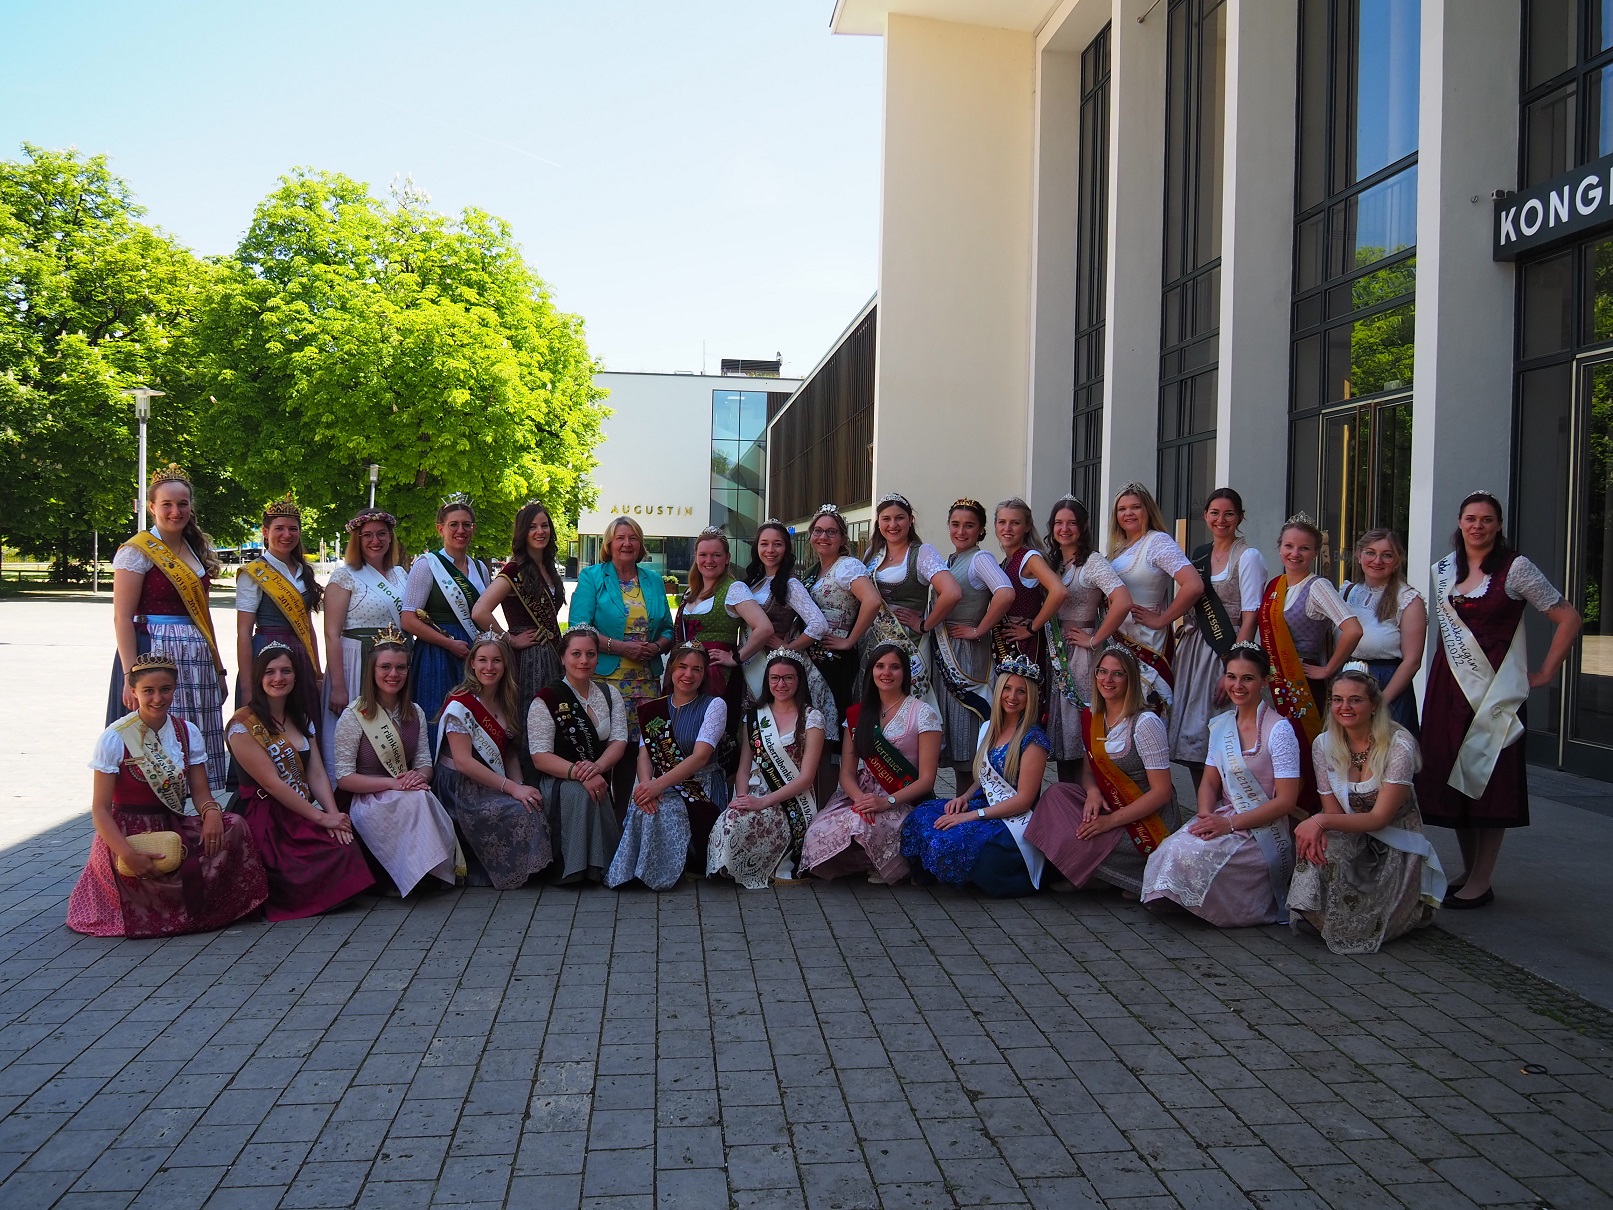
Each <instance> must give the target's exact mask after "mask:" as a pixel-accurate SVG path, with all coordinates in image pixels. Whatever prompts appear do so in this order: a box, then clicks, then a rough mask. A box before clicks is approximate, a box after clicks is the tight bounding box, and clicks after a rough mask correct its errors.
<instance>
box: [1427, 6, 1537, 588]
mask: <svg viewBox="0 0 1613 1210" xmlns="http://www.w3.org/2000/svg"><path fill="white" fill-rule="evenodd" d="M1518 12H1519V10H1518V5H1517V3H1516V0H1422V65H1421V74H1422V96H1421V98H1420V102H1419V122H1418V125H1419V128H1418V157H1417V159H1418V165H1419V167H1418V172H1417V331H1416V340H1417V368H1416V371H1415V374H1414V377H1413V391H1414V395H1413V401H1412V437H1411V464H1412V473H1411V474H1412V477H1411V523H1410V530H1411V532H1410V533H1409V534H1408V535H1407V537H1408V548H1409V556H1410V567H1409V568H1408V569H1407V570H1408V573H1409V578H1410V580H1411V582H1412V584H1413V585H1415V586H1416V587H1417V588H1420V589H1425V590H1426V589H1427V586H1428V567H1429V564H1431V563H1432V562H1433V561H1434V560H1435V559H1437V558H1439V557H1441V556H1442V555H1443V554H1444V552H1445V551H1446V550H1447V549H1448V543H1449V538H1450V533H1451V531H1452V530H1453V529H1454V528H1455V527H1456V506H1457V504H1458V503H1460V502H1461V499H1462V497H1463V496H1465V495H1466V494H1467V493H1468V492H1470V491H1472V490H1474V489H1475V488H1481V487H1482V488H1486V489H1488V490H1490V491H1493V492H1498V493H1500V494H1501V495H1502V496H1503V497H1504V496H1505V495H1506V494H1507V491H1508V483H1509V482H1510V478H1511V469H1512V442H1511V433H1512V349H1513V340H1512V324H1513V270H1512V267H1511V266H1510V265H1507V264H1500V263H1497V262H1495V261H1492V260H1491V259H1490V244H1491V233H1490V223H1491V213H1492V212H1491V203H1490V193H1491V191H1492V190H1494V189H1499V188H1508V189H1510V188H1513V187H1514V186H1515V185H1516V184H1517V174H1518V58H1517V56H1516V55H1515V54H1511V55H1497V54H1496V48H1497V47H1516V46H1517V40H1518V21H1519V16H1518Z"/></svg>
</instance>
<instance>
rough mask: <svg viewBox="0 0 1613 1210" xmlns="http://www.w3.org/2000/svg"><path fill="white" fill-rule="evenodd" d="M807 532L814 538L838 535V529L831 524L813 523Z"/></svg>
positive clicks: (835, 536) (836, 536)
mask: <svg viewBox="0 0 1613 1210" xmlns="http://www.w3.org/2000/svg"><path fill="white" fill-rule="evenodd" d="M809 532H810V533H811V535H812V536H813V537H814V538H838V537H839V536H840V531H839V530H838V529H836V528H835V527H834V526H832V525H830V526H822V525H814V526H813V527H812V529H811V530H810V531H809Z"/></svg>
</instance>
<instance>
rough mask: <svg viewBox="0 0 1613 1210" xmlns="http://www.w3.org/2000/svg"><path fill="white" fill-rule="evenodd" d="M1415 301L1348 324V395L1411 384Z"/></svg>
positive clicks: (1397, 388) (1353, 395)
mask: <svg viewBox="0 0 1613 1210" xmlns="http://www.w3.org/2000/svg"><path fill="white" fill-rule="evenodd" d="M1416 311H1417V307H1416V304H1415V303H1407V304H1406V305H1405V306H1403V307H1395V308H1393V309H1392V310H1389V311H1384V312H1383V313H1382V314H1379V315H1374V316H1372V317H1370V318H1368V319H1358V320H1356V321H1355V323H1353V324H1351V325H1350V328H1349V331H1350V397H1352V398H1353V397H1355V396H1358V395H1375V394H1377V393H1378V392H1379V391H1403V390H1409V389H1410V388H1411V374H1412V352H1413V348H1414V346H1413V343H1412V341H1413V336H1414V330H1415V328H1416Z"/></svg>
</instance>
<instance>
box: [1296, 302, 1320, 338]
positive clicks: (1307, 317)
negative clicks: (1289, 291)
mask: <svg viewBox="0 0 1613 1210" xmlns="http://www.w3.org/2000/svg"><path fill="white" fill-rule="evenodd" d="M1321 322H1322V295H1320V294H1312V295H1311V296H1310V297H1309V298H1305V299H1301V300H1300V301H1299V302H1297V303H1295V304H1294V331H1296V332H1303V331H1304V330H1305V329H1306V328H1313V327H1315V326H1316V325H1317V324H1319V323H1321Z"/></svg>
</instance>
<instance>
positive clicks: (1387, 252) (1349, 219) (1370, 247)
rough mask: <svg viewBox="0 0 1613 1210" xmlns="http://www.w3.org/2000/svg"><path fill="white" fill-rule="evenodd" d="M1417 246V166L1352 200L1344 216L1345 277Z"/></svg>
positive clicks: (1398, 173) (1399, 173) (1397, 174)
mask: <svg viewBox="0 0 1613 1210" xmlns="http://www.w3.org/2000/svg"><path fill="white" fill-rule="evenodd" d="M1416 242H1417V165H1415V164H1413V165H1412V166H1411V167H1410V168H1408V169H1406V170H1405V171H1404V172H1397V173H1396V174H1395V175H1394V176H1392V177H1390V178H1389V179H1388V180H1387V181H1382V182H1380V183H1378V184H1376V185H1374V186H1373V187H1372V188H1371V189H1367V190H1364V191H1363V192H1362V193H1360V194H1358V195H1357V196H1356V197H1355V198H1353V199H1351V201H1350V203H1349V205H1348V208H1347V212H1346V215H1345V248H1344V252H1345V264H1344V265H1343V267H1342V268H1343V271H1344V272H1346V273H1348V272H1351V271H1353V270H1355V269H1360V268H1362V267H1364V266H1366V265H1370V264H1371V263H1372V262H1373V261H1377V260H1382V259H1383V258H1384V257H1386V256H1393V255H1394V254H1395V253H1396V252H1402V251H1404V250H1405V249H1407V248H1410V247H1412V246H1413V245H1414V244H1415V243H1416Z"/></svg>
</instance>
